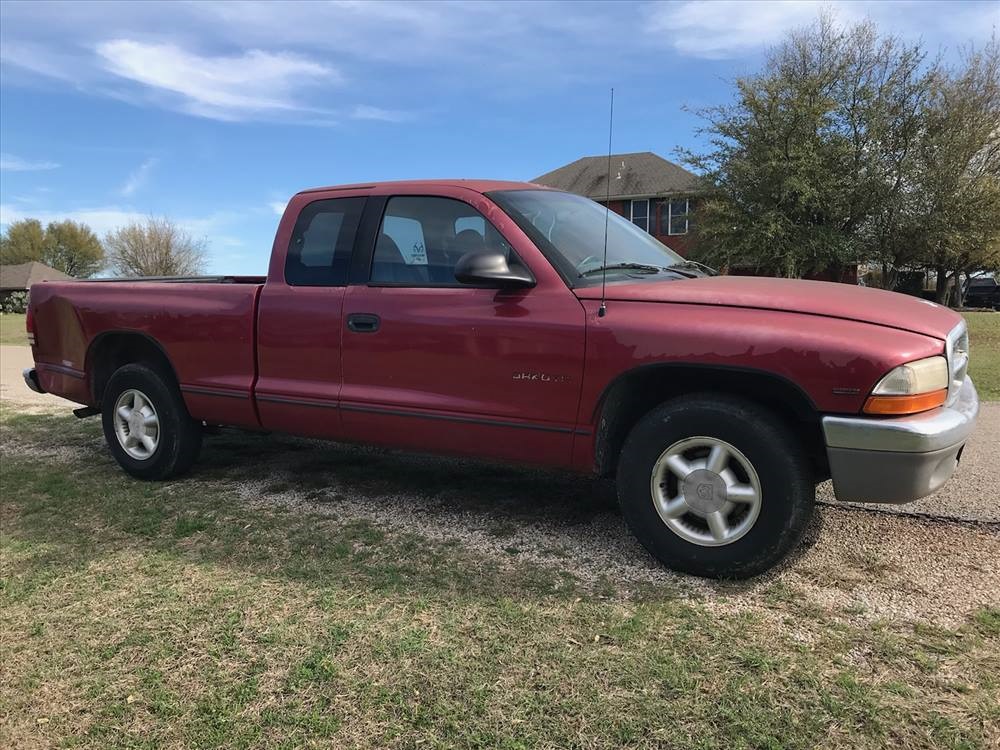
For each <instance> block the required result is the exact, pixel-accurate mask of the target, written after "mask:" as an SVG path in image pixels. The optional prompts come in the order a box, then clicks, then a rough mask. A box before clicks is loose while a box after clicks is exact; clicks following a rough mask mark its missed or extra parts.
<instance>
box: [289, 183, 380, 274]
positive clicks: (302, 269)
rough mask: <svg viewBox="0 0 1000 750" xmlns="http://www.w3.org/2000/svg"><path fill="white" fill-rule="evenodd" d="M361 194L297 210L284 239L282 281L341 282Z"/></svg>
mask: <svg viewBox="0 0 1000 750" xmlns="http://www.w3.org/2000/svg"><path fill="white" fill-rule="evenodd" d="M364 206H365V199H364V198H334V199H333V200H325V201H315V202H313V203H310V204H309V205H307V206H306V207H305V208H303V209H302V212H301V213H300V214H299V218H298V220H297V221H296V222H295V229H294V230H293V231H292V239H291V242H289V243H288V256H287V257H286V258H285V282H286V283H288V284H290V285H291V286H344V285H346V284H347V273H348V269H349V267H350V263H351V250H352V248H353V247H354V237H355V235H356V234H357V231H358V223H359V222H360V220H361V211H362V209H363V208H364Z"/></svg>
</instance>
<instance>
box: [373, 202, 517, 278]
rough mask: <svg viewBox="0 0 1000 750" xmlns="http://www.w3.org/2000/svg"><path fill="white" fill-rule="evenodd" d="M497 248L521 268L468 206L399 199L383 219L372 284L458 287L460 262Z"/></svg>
mask: <svg viewBox="0 0 1000 750" xmlns="http://www.w3.org/2000/svg"><path fill="white" fill-rule="evenodd" d="M486 249H498V250H501V251H502V252H503V253H504V254H505V255H506V256H507V259H508V263H518V262H519V261H518V260H517V257H516V256H515V255H514V253H513V250H511V247H510V245H509V244H508V243H507V241H506V240H504V238H503V237H502V236H501V234H500V232H498V231H497V230H496V227H494V226H493V225H492V224H490V222H489V221H487V220H486V218H485V217H484V216H483V215H482V214H481V213H479V212H478V211H477V210H476V209H474V208H473V207H472V206H470V205H469V204H468V203H463V202H462V201H459V200H454V199H452V198H434V197H430V196H396V197H394V198H390V199H389V202H388V203H387V204H386V207H385V214H384V215H383V217H382V227H381V229H380V230H379V236H378V241H377V242H376V244H375V256H374V258H373V259H372V270H371V280H372V282H374V283H379V284H402V285H406V286H459V283H458V282H457V281H456V280H455V264H456V263H457V262H458V259H459V258H461V257H462V256H463V255H465V254H466V253H468V252H472V251H474V250H486Z"/></svg>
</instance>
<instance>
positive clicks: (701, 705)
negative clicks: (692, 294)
mask: <svg viewBox="0 0 1000 750" xmlns="http://www.w3.org/2000/svg"><path fill="white" fill-rule="evenodd" d="M0 428H2V429H0V458H2V462H3V482H2V487H3V489H2V492H3V502H2V506H0V511H2V518H0V522H2V523H0V531H2V533H0V544H2V547H0V550H2V564H3V571H2V572H3V576H2V586H0V633H2V641H0V643H2V646H0V647H2V660H3V669H2V670H0V746H5V747H22V746H24V747H28V746H66V747H93V748H115V747H143V748H158V747H182V746H183V747H199V748H209V747H226V748H291V747H299V746H335V747H358V748H387V747H417V746H420V747H467V748H511V749H513V748H534V747H539V748H561V747H607V748H617V747H649V748H652V747H663V748H667V747H669V748H692V749H693V748H715V747H733V748H812V747H824V748H876V747H879V748H881V747H899V748H979V747H983V748H985V747H996V743H997V742H998V740H1000V609H991V608H986V609H980V610H978V611H977V612H976V613H975V614H974V615H973V616H971V617H969V618H968V619H967V621H965V622H964V623H961V624H958V625H956V626H955V627H951V628H944V627H940V626H932V625H929V624H926V623H922V622H919V621H917V622H913V621H906V620H903V619H899V618H897V619H894V620H892V621H875V622H871V621H866V620H864V619H859V618H858V617H855V616H853V614H852V612H850V611H847V610H840V609H838V608H837V607H836V606H818V605H817V604H816V602H815V601H808V600H805V599H803V598H802V597H801V596H799V595H797V594H796V593H795V592H793V591H789V590H787V589H786V588H784V587H782V586H780V585H778V584H775V585H772V586H769V587H766V588H765V589H763V590H762V591H761V592H759V594H758V595H755V599H754V604H753V606H752V607H749V608H746V607H742V608H741V607H738V606H733V607H730V608H725V607H723V608H722V609H720V608H719V607H718V606H715V607H713V606H709V602H708V601H707V600H706V599H705V598H703V597H702V596H701V595H698V594H691V593H690V592H689V591H686V590H684V589H682V588H681V587H680V585H679V584H677V583H672V582H669V581H673V580H676V579H668V582H667V583H662V584H657V585H650V586H649V587H648V589H644V590H641V591H637V592H632V594H631V595H628V596H626V595H623V594H622V593H621V592H620V591H616V590H615V589H614V587H613V586H610V585H607V582H601V581H597V582H589V581H582V580H578V579H577V578H576V577H575V576H574V575H573V573H572V572H570V571H569V570H557V569H553V568H546V567H542V566H537V565H532V564H529V563H527V562H521V561H519V560H517V561H515V560H513V559H512V561H511V562H510V563H509V564H506V563H504V562H503V561H498V560H497V559H496V558H495V557H488V556H484V555H482V554H480V553H478V552H476V551H475V550H474V549H469V548H465V547H463V546H462V545H459V544H456V543H454V542H450V541H441V540H432V539H427V538H423V537H421V536H418V535H416V534H407V533H400V532H394V531H387V530H385V529H383V528H380V527H378V526H376V525H374V524H372V523H369V522H364V521H359V520H357V519H356V518H353V519H352V518H349V517H344V518H340V517H338V514H337V512H336V511H335V512H333V513H323V514H320V513H317V512H315V511H310V510H309V509H308V508H301V507H298V508H287V507H284V508H283V506H281V505H280V504H279V503H275V502H271V501H264V500H262V499H260V496H259V495H255V494H254V493H253V492H250V493H249V494H248V493H247V492H246V491H245V489H246V487H248V486H250V485H249V484H248V483H252V482H254V481H258V480H262V481H265V482H266V481H269V480H268V477H269V476H270V474H269V473H268V472H270V471H273V463H272V467H271V468H270V469H269V468H268V463H269V462H273V456H274V454H275V452H277V451H281V452H282V455H287V457H288V460H289V461H291V462H292V463H291V464H290V466H291V469H290V471H291V475H292V476H294V478H295V482H296V483H297V484H298V485H299V486H302V485H303V484H304V485H305V486H308V485H309V482H310V478H311V477H315V476H316V475H315V474H311V473H310V472H311V471H315V470H314V469H312V468H311V467H312V466H314V465H315V463H316V462H317V453H316V452H313V451H310V450H308V449H307V448H305V447H303V442H302V441H294V440H291V439H288V438H279V437H273V436H272V437H262V436H253V437H249V436H244V435H240V434H229V433H226V434H224V435H221V436H218V437H215V438H213V439H212V440H211V441H210V442H209V443H207V444H206V450H205V455H204V456H203V461H202V464H201V466H200V467H199V470H198V471H197V472H196V473H195V474H194V475H193V476H192V477H190V478H188V479H186V480H184V481H176V482H166V483H143V482H136V481H133V480H130V479H128V478H127V477H125V476H124V475H123V474H122V473H121V472H120V471H119V470H118V469H117V467H116V466H114V465H113V464H112V462H111V459H110V458H109V457H108V455H107V453H106V451H105V450H103V449H102V448H101V445H100V437H99V429H100V428H99V425H98V424H97V422H96V420H75V419H73V418H69V417H64V416H53V415H38V414H36V415H31V414H21V413H17V412H16V411H12V410H11V409H10V407H6V408H5V409H4V411H3V413H2V414H0ZM321 455H323V456H325V458H324V460H325V461H326V462H327V463H326V465H327V466H329V465H331V462H332V464H333V465H335V466H336V471H337V472H338V473H340V474H342V475H345V476H354V475H360V474H364V473H366V474H367V475H373V474H379V473H380V472H378V471H374V470H373V465H372V463H371V461H372V460H374V459H366V458H364V456H365V454H363V453H359V452H347V451H339V452H338V451H328V452H326V453H324V454H321ZM359 456H360V457H359ZM366 461H368V462H369V463H367V464H366V463H365V462H366ZM296 462H297V463H296ZM375 466H383V465H382V464H375ZM384 466H388V467H390V468H391V469H392V470H393V471H394V472H395V473H396V474H397V475H399V476H396V477H395V478H393V479H392V480H391V482H395V484H392V483H390V484H389V485H387V487H392V486H395V487H399V486H401V485H409V484H413V485H414V486H416V487H418V488H419V490H418V491H427V492H435V493H441V492H445V491H446V488H445V485H447V484H448V483H449V481H450V480H449V479H448V478H447V477H443V478H442V477H434V476H424V477H422V476H420V475H413V476H412V477H409V476H402V473H404V472H405V471H407V469H406V467H407V466H408V464H406V463H405V462H399V463H396V464H393V463H392V462H391V461H390V462H385V464H384ZM381 474H382V476H372V477H371V478H370V479H369V480H367V481H372V482H382V481H386V479H385V476H384V475H385V474H386V471H382V472H381ZM470 481H471V480H470ZM475 481H476V482H477V483H478V486H482V484H483V481H482V476H481V475H478V474H477V475H476V477H475ZM497 481H500V482H502V476H501V478H500V479H499V480H496V481H493V482H489V483H487V488H485V489H483V492H486V493H487V494H488V493H489V492H491V491H494V492H495V490H490V489H489V487H492V486H494V485H495V484H496V483H497ZM241 488H242V489H241ZM425 488H426V489H425ZM281 491H282V487H280V486H278V485H271V486H270V487H267V486H266V485H265V489H264V490H263V491H262V492H264V493H268V492H272V493H279V494H280V492H281ZM325 491H326V490H325V489H324V488H322V487H319V485H318V483H317V494H316V502H317V503H319V502H332V503H334V506H333V507H334V508H336V507H337V506H336V504H335V503H336V502H337V500H336V496H334V497H332V498H331V497H330V496H329V495H327V494H323V493H324V492H325ZM542 491H544V488H543V490H542ZM255 498H257V499H255ZM569 567H572V566H569ZM734 586H735V585H734ZM738 588H739V587H736V589H738ZM725 591H726V589H725V587H723V588H722V589H721V590H720V592H719V593H717V594H716V595H715V596H716V604H718V603H722V604H724V603H725V601H726V599H727V596H728V594H726V593H725Z"/></svg>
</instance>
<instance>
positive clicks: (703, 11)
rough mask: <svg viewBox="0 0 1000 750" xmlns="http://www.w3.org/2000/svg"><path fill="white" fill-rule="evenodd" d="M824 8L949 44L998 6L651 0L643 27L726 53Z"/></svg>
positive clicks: (988, 21) (776, 34)
mask: <svg viewBox="0 0 1000 750" xmlns="http://www.w3.org/2000/svg"><path fill="white" fill-rule="evenodd" d="M823 9H828V10H830V11H832V12H833V14H834V17H835V18H836V20H837V21H838V22H840V23H841V24H844V25H845V26H846V25H849V24H854V23H858V22H860V21H863V20H865V19H866V18H870V19H872V20H873V21H875V22H876V23H877V24H878V26H879V28H880V29H881V30H882V31H883V32H886V33H892V34H898V35H901V36H904V37H907V38H911V39H917V38H920V39H923V41H924V42H926V43H927V45H928V48H931V49H933V47H934V46H935V43H951V44H952V45H953V46H957V45H961V44H965V43H967V42H968V41H969V40H970V39H977V38H978V39H986V38H988V37H989V35H990V33H991V29H993V28H996V26H997V24H998V23H1000V5H997V4H991V3H947V4H945V3H934V2H919V1H914V0H898V1H896V2H879V3H856V2H850V1H849V0H826V1H819V0H756V1H754V2H739V1H735V0H712V1H711V2H706V1H705V0H688V1H687V2H681V3H659V2H658V3H650V4H649V5H647V7H646V17H647V21H648V23H647V24H646V31H647V33H648V34H649V35H651V36H653V37H655V38H657V39H658V40H659V41H660V42H661V43H666V44H667V45H669V46H671V47H673V48H674V49H675V50H676V51H677V52H679V53H681V54H683V55H687V56H690V57H701V58H709V59H712V58H731V57H738V56H740V55H743V54H746V53H748V52H752V51H757V50H760V49H761V48H763V47H766V46H769V45H773V44H775V43H777V42H779V41H780V40H781V38H782V37H783V36H784V35H785V34H786V33H787V32H788V31H790V30H792V29H795V28H801V27H803V26H807V25H809V24H810V23H812V22H813V21H815V20H816V18H817V17H818V15H819V13H820V12H821V11H822V10H823Z"/></svg>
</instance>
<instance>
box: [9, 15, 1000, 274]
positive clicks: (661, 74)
mask: <svg viewBox="0 0 1000 750" xmlns="http://www.w3.org/2000/svg"><path fill="white" fill-rule="evenodd" d="M824 7H826V8H829V9H830V10H832V11H833V13H834V14H835V16H836V18H837V19H838V21H839V22H841V23H845V24H846V23H853V22H856V21H860V20H863V19H865V18H871V19H872V20H873V21H875V22H876V23H877V24H878V26H879V28H880V29H881V30H882V31H883V32H888V33H892V34H895V35H898V36H900V37H902V38H904V39H906V40H910V41H918V40H919V41H922V42H923V43H924V45H925V46H926V48H927V49H928V50H930V52H931V53H932V54H938V53H940V54H942V55H943V56H944V57H945V59H957V56H958V55H959V52H960V50H961V49H962V47H963V46H967V45H969V44H974V45H982V44H983V43H984V42H986V41H987V40H988V39H989V37H990V35H991V34H992V33H994V30H995V29H1000V2H996V0H994V1H993V2H956V1H952V2H877V3H875V2H867V3H861V2H825V3H813V2H805V1H804V0H803V1H797V0H789V1H787V2H726V1H723V0H716V1H714V2H700V1H681V2H611V3H603V2H587V3H568V2H529V3H520V2H497V3H493V2H465V3H451V2H434V3H430V2H428V3H416V2H401V3H397V2H390V1H388V0H383V1H381V2H358V1H354V0H346V1H344V2H320V1H319V0H316V1H313V2H301V3H298V2H281V3H278V2H273V3H267V2H239V1H236V0H232V1H230V2H220V3H211V2H183V1H181V2H169V3H164V2H155V1H152V0H147V1H146V2H135V3H125V2H112V3H104V2H83V1H74V2H65V3H49V2H19V1H18V0H4V2H3V3H0V225H4V226H6V225H9V223H10V222H11V221H15V220H18V219H22V218H27V217H34V218H38V219H40V220H42V221H43V222H48V221H52V220H60V219H65V218H69V219H73V220H76V221H83V222H85V223H87V224H88V225H90V227H91V228H92V229H94V230H95V231H96V232H97V233H98V234H100V235H103V234H104V233H106V232H107V231H109V230H111V229H114V228H115V227H116V226H120V225H122V224H125V223H128V222H130V221H133V220H142V219H144V218H145V217H147V216H166V217H170V218H171V219H174V220H176V221H177V222H179V223H180V224H181V225H182V226H183V227H184V228H185V229H186V230H187V231H189V232H190V233H191V234H193V235H194V236H195V237H196V238H199V239H204V240H205V241H206V243H207V247H208V259H209V264H208V265H209V268H208V270H209V271H210V272H211V273H246V274H263V273H266V270H267V259H268V257H269V254H270V250H271V242H272V239H273V233H274V229H275V227H276V225H277V220H278V216H279V215H280V213H281V211H282V210H283V208H284V206H285V203H286V201H287V200H288V198H289V197H290V196H291V195H292V194H294V193H295V192H297V191H298V190H301V189H304V188H308V187H316V186H321V185H335V184H342V183H350V182H366V181H374V180H389V179H412V178H435V177H484V178H497V179H512V180H530V179H532V178H533V177H537V176H538V175H541V174H543V173H545V172H548V171H550V170H552V169H555V168H556V167H559V166H562V165H563V164H566V163H568V162H571V161H573V160H575V159H577V158H579V157H581V156H590V155H595V154H601V153H604V152H605V151H606V149H607V137H608V132H607V128H608V103H609V101H608V100H609V91H610V89H611V88H612V87H613V88H614V89H615V126H614V138H613V147H614V151H615V152H616V153H626V152H632V151H654V152H656V153H658V154H660V155H661V156H664V157H666V158H672V159H676V150H677V149H678V148H695V149H697V148H699V147H700V146H701V145H703V144H702V141H701V139H700V137H699V135H698V132H697V131H698V127H699V125H700V122H701V121H700V120H699V118H698V117H697V115H696V114H695V111H696V110H698V109H699V108H704V107H707V106H712V105H717V104H722V103H725V102H728V101H729V100H730V99H731V97H732V81H733V79H734V78H736V77H737V76H739V75H742V74H745V73H749V72H752V71H754V70H756V69H757V68H759V66H760V64H761V62H762V60H763V55H764V54H765V52H766V49H767V47H768V46H769V45H773V44H775V43H776V42H777V41H779V40H780V38H781V37H782V35H783V34H784V33H786V32H787V31H788V30H790V29H794V28H797V27H801V26H803V25H806V24H809V23H810V22H812V21H813V20H815V18H816V16H817V14H818V13H819V12H820V10H821V9H822V8H824Z"/></svg>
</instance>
